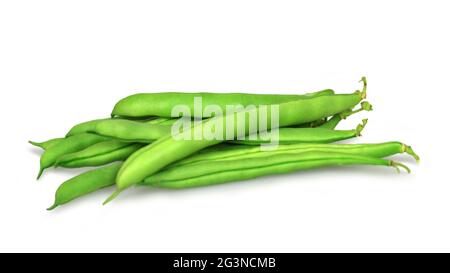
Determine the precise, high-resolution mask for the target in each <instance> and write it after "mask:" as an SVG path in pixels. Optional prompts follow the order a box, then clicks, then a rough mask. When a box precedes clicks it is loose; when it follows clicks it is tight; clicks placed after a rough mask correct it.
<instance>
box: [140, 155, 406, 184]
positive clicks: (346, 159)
mask: <svg viewBox="0 0 450 273" xmlns="http://www.w3.org/2000/svg"><path fill="white" fill-rule="evenodd" d="M355 164H359V165H380V166H393V167H396V168H398V167H399V166H400V167H404V168H405V169H406V170H407V171H408V172H409V169H408V168H407V167H406V166H404V165H402V164H400V163H396V162H393V161H391V160H385V159H379V158H373V157H366V156H360V155H354V154H348V153H336V152H323V151H319V150H310V151H306V152H300V153H289V154H277V155H275V156H265V157H257V158H252V159H251V160H248V159H241V160H223V161H210V162H201V163H198V164H189V165H185V166H179V167H177V168H173V169H169V170H166V171H162V172H159V173H156V174H154V175H152V176H150V177H148V178H146V179H145V180H144V183H143V184H145V185H150V186H154V187H161V188H174V189H181V188H190V187H199V186H206V185H213V184H219V183H225V182H231V181H239V180H247V179H253V178H256V177H260V176H266V175H273V174H282V173H290V172H294V171H300V170H307V169H314V168H321V167H326V166H334V165H355Z"/></svg>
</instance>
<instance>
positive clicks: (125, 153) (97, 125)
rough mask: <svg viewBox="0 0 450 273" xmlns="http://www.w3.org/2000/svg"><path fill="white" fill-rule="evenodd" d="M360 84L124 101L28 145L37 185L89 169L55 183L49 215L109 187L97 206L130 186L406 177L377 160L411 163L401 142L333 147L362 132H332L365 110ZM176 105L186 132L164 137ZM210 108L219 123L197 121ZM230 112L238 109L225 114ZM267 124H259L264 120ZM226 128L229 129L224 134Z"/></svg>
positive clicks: (209, 118) (203, 118)
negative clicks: (275, 113) (374, 170)
mask: <svg viewBox="0 0 450 273" xmlns="http://www.w3.org/2000/svg"><path fill="white" fill-rule="evenodd" d="M362 82H363V89H362V91H355V92H353V93H348V94H336V93H335V92H334V91H333V90H332V89H325V90H322V91H318V92H313V93H307V94H302V95H275V94H272V95H259V94H248V93H226V94H220V93H179V92H169V93H151V94H135V95H131V96H129V97H126V98H124V99H122V100H120V101H119V102H118V103H117V104H116V105H115V106H114V108H113V111H112V113H111V117H110V118H101V119H95V120H91V121H86V122H82V123H80V124H77V125H75V126H73V127H72V128H71V129H70V130H69V131H68V132H67V134H66V136H65V137H58V138H54V139H50V140H47V141H44V142H34V141H30V144H32V145H34V146H37V147H40V148H42V149H43V151H44V152H43V154H42V155H41V159H40V168H39V174H38V178H39V177H40V176H41V175H42V173H43V171H44V170H45V169H47V168H49V167H52V166H53V167H64V168H81V167H96V168H94V169H92V170H89V171H86V172H83V173H81V174H80V175H77V176H75V177H73V178H71V179H69V180H67V181H65V182H63V183H62V184H61V185H60V186H59V188H58V189H57V191H56V194H55V201H54V204H53V205H52V206H51V207H50V208H49V210H51V209H54V208H56V207H58V206H60V205H63V204H66V203H68V202H70V201H72V200H74V199H76V198H79V197H82V196H84V195H86V194H89V193H91V192H95V191H97V190H99V189H101V188H105V187H113V186H115V188H116V190H115V191H114V193H113V194H112V195H111V196H110V197H109V198H108V199H107V200H106V201H105V202H104V203H107V202H109V201H111V200H113V199H114V198H115V197H116V196H117V195H118V194H119V193H120V192H121V191H123V190H125V189H126V188H128V187H131V186H133V185H137V186H146V187H157V188H168V189H183V188H190V187H199V186H206V185H214V184H219V183H225V182H231V181H239V180H248V179H254V178H257V177H261V176H268V175H277V174H283V173H289V172H296V171H300V170H307V169H313V168H323V167H327V166H335V165H378V166H390V167H394V168H396V169H397V170H399V169H400V168H403V169H405V170H406V171H407V172H409V168H408V167H407V166H405V165H404V164H402V163H399V162H396V161H393V160H390V159H386V157H389V156H393V155H395V154H400V153H407V154H409V155H411V156H412V157H413V158H414V159H416V161H419V157H418V156H417V154H415V153H414V151H413V150H412V148H411V147H410V146H408V145H405V144H403V143H401V142H397V141H393V142H384V143H372V144H342V143H336V142H339V141H344V140H348V139H351V138H354V137H358V136H360V135H361V131H362V130H363V128H364V127H365V125H366V124H367V119H363V122H362V123H361V124H358V125H357V126H356V128H355V129H350V130H348V129H347V130H337V129H336V127H337V126H338V125H339V124H340V122H341V121H342V120H345V119H346V118H347V117H348V116H350V115H354V114H356V113H360V112H361V111H371V110H372V105H370V103H368V102H367V101H366V100H365V99H366V89H367V82H366V79H365V78H364V77H363V79H362ZM195 100H197V102H198V100H200V101H201V108H200V109H196V108H195V107H194V101H195ZM177 105H185V106H187V107H188V109H189V111H187V112H184V113H183V115H184V116H183V117H180V118H183V119H184V120H186V119H187V120H189V119H190V120H191V123H190V125H189V126H188V127H183V129H182V131H180V132H178V133H177V134H175V133H173V131H172V129H173V127H174V125H175V124H177V123H179V122H180V121H181V120H179V119H178V118H173V117H172V112H173V108H174V107H175V106H177ZM196 105H198V104H196ZM210 105H214V106H215V107H218V108H219V109H221V110H222V111H223V113H224V114H217V113H210V114H208V115H206V116H202V115H203V114H204V112H203V111H204V110H205V109H207V108H208V106H210ZM230 105H231V106H236V105H240V106H243V108H242V110H241V111H239V112H232V113H226V112H225V111H226V109H227V107H228V106H230ZM253 105H254V106H255V107H248V108H247V106H253ZM358 105H360V106H358ZM263 106H270V107H272V106H277V107H278V109H279V119H278V123H277V124H275V127H273V128H271V125H272V124H269V123H267V124H266V125H267V126H265V127H264V128H265V130H267V131H268V132H269V133H270V131H271V130H277V133H278V142H277V145H275V146H272V147H270V146H269V147H268V146H267V144H268V143H269V142H270V141H269V140H268V139H266V138H263V137H262V136H261V135H260V133H262V132H259V131H258V129H257V128H258V127H259V126H261V119H260V118H261V117H260V115H261V111H262V108H261V107H263ZM206 112H208V111H206ZM270 115H271V113H268V117H266V118H267V120H271V116H270ZM250 116H254V117H257V120H258V121H259V124H258V126H249V124H248V120H249V117H250ZM240 119H244V120H245V121H246V122H245V123H244V124H245V126H244V127H243V128H240V129H243V130H239V129H238V127H237V125H236V124H237V121H239V120H240ZM230 120H231V121H233V122H232V125H231V126H230V124H228V127H227V122H229V121H230ZM216 124H221V126H222V125H223V128H221V129H223V130H219V134H220V136H221V138H217V139H207V138H201V139H196V138H194V136H198V135H200V136H201V135H202V133H201V132H203V131H204V130H205V129H207V128H211V127H212V126H213V125H216ZM227 130H228V131H230V130H231V131H232V132H234V133H235V134H234V138H232V139H229V138H227V136H226V134H225V132H227ZM274 132H275V131H274ZM180 136H189V137H191V138H184V139H180ZM263 147H265V148H263Z"/></svg>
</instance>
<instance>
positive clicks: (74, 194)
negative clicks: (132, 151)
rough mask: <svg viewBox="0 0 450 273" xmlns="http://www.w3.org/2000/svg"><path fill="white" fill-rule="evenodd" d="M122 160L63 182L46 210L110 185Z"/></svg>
mask: <svg viewBox="0 0 450 273" xmlns="http://www.w3.org/2000/svg"><path fill="white" fill-rule="evenodd" d="M121 165H122V162H116V163H113V164H111V165H108V166H106V167H102V168H98V169H94V170H91V171H88V172H85V173H82V174H80V175H77V176H75V177H73V178H71V179H69V180H67V181H65V182H64V183H62V184H61V185H60V186H59V188H58V189H57V190H56V194H55V202H54V204H53V205H52V206H51V207H49V208H48V209H47V210H52V209H54V208H56V207H57V206H60V205H63V204H66V203H68V202H70V201H72V200H73V199H76V198H79V197H81V196H83V195H86V194H88V193H91V192H94V191H96V190H99V189H102V188H105V187H109V186H112V185H113V184H114V181H115V179H116V175H117V172H118V171H119V169H120V166H121Z"/></svg>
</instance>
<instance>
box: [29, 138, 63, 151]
mask: <svg viewBox="0 0 450 273" xmlns="http://www.w3.org/2000/svg"><path fill="white" fill-rule="evenodd" d="M63 139H64V138H62V137H59V138H52V139H49V140H47V141H44V142H35V141H31V140H30V141H28V143H30V144H31V145H33V146H36V147H39V148H42V149H43V150H47V149H48V148H50V147H51V146H53V145H55V144H57V143H59V142H61V141H62V140H63Z"/></svg>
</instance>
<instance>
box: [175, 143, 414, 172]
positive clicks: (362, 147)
mask: <svg viewBox="0 0 450 273" xmlns="http://www.w3.org/2000/svg"><path fill="white" fill-rule="evenodd" d="M309 150H316V151H322V152H337V153H350V154H354V155H361V156H368V157H375V158H384V157H387V156H391V155H395V154H400V153H407V154H409V155H411V156H412V157H414V159H416V161H419V160H420V159H419V156H418V155H417V154H416V153H414V151H413V149H412V148H411V147H410V146H408V145H405V144H403V143H401V142H398V141H392V142H384V143H371V144H310V143H309V144H305V143H300V144H291V145H278V146H276V147H275V148H274V149H273V150H263V149H261V147H259V146H245V145H233V146H231V145H230V146H222V147H216V146H214V147H211V148H208V149H205V150H203V151H200V152H199V153H197V154H194V155H192V156H189V157H187V158H185V159H182V160H180V161H177V162H175V163H173V164H171V165H170V166H168V167H167V168H176V167H178V166H182V165H187V164H195V163H199V162H206V161H222V160H241V159H253V158H255V157H266V156H273V155H276V154H288V153H299V152H304V151H309Z"/></svg>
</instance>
